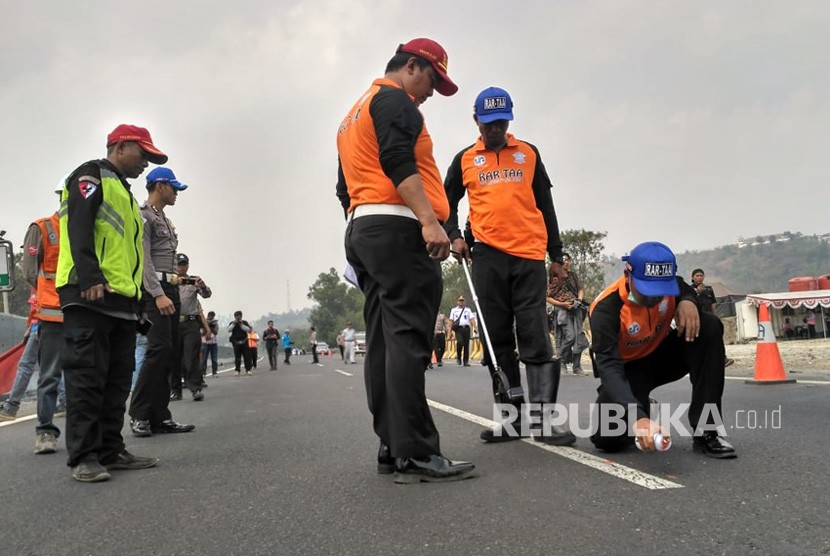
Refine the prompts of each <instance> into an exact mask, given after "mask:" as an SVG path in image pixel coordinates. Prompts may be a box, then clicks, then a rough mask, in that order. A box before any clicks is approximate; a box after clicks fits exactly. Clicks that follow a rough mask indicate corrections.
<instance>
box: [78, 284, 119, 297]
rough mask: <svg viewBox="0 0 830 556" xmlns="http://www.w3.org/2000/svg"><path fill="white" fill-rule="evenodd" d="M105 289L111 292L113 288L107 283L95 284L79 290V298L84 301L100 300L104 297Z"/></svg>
mask: <svg viewBox="0 0 830 556" xmlns="http://www.w3.org/2000/svg"><path fill="white" fill-rule="evenodd" d="M105 291H107V292H109V293H113V292H114V291H115V290H113V289H112V288H111V287H110V285H109V284H95V285H94V286H92V287H90V288H87V289H85V290H83V291H82V292H81V299H83V300H86V301H100V300H102V299H104V292H105Z"/></svg>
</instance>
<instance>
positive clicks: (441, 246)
mask: <svg viewBox="0 0 830 556" xmlns="http://www.w3.org/2000/svg"><path fill="white" fill-rule="evenodd" d="M421 236H423V238H424V243H426V244H427V252H428V253H429V258H431V259H438V260H439V261H443V260H444V259H446V258H447V257H449V255H450V238H448V237H447V232H445V231H444V228H443V227H442V226H441V224H439V223H438V220H435V221H434V222H433V223H431V224H427V225H426V226H423V227H422V228H421Z"/></svg>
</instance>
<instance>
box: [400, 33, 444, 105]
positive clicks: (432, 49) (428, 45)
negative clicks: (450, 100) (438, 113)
mask: <svg viewBox="0 0 830 556" xmlns="http://www.w3.org/2000/svg"><path fill="white" fill-rule="evenodd" d="M399 52H407V53H409V54H415V55H416V56H420V57H421V58H423V59H424V60H426V61H427V62H430V63H431V64H432V67H433V68H435V71H436V72H438V75H439V76H441V82H440V83H438V86H437V87H435V90H436V91H438V92H439V93H440V94H442V95H444V96H445V97H449V96H452V95H454V94H455V93H456V92H458V85H456V84H455V83H453V82H452V79H450V76H449V75H447V51H446V50H444V47H442V46H441V45H440V44H438V43H437V42H435V41H434V40H432V39H423V38H421V39H412V40H411V41H409V42H408V43H406V44H402V45H400V46H398V50H397V51H396V54H397V53H399Z"/></svg>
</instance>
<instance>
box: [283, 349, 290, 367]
mask: <svg viewBox="0 0 830 556" xmlns="http://www.w3.org/2000/svg"><path fill="white" fill-rule="evenodd" d="M283 351H284V352H285V363H288V364H289V365H290V364H291V348H285V349H283Z"/></svg>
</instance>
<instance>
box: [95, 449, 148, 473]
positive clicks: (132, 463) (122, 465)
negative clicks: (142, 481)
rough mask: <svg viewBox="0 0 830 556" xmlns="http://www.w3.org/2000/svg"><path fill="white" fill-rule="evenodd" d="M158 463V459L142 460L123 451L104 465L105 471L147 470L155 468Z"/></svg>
mask: <svg viewBox="0 0 830 556" xmlns="http://www.w3.org/2000/svg"><path fill="white" fill-rule="evenodd" d="M158 462H159V458H144V457H141V456H134V455H133V454H131V453H130V452H128V451H127V450H123V451H122V452H121V453H120V454H118V455H117V456H115V459H114V460H112V461H111V462H109V463H107V464H104V467H106V468H107V469H110V470H111V469H147V468H149V467H155V466H156V464H157V463H158Z"/></svg>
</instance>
